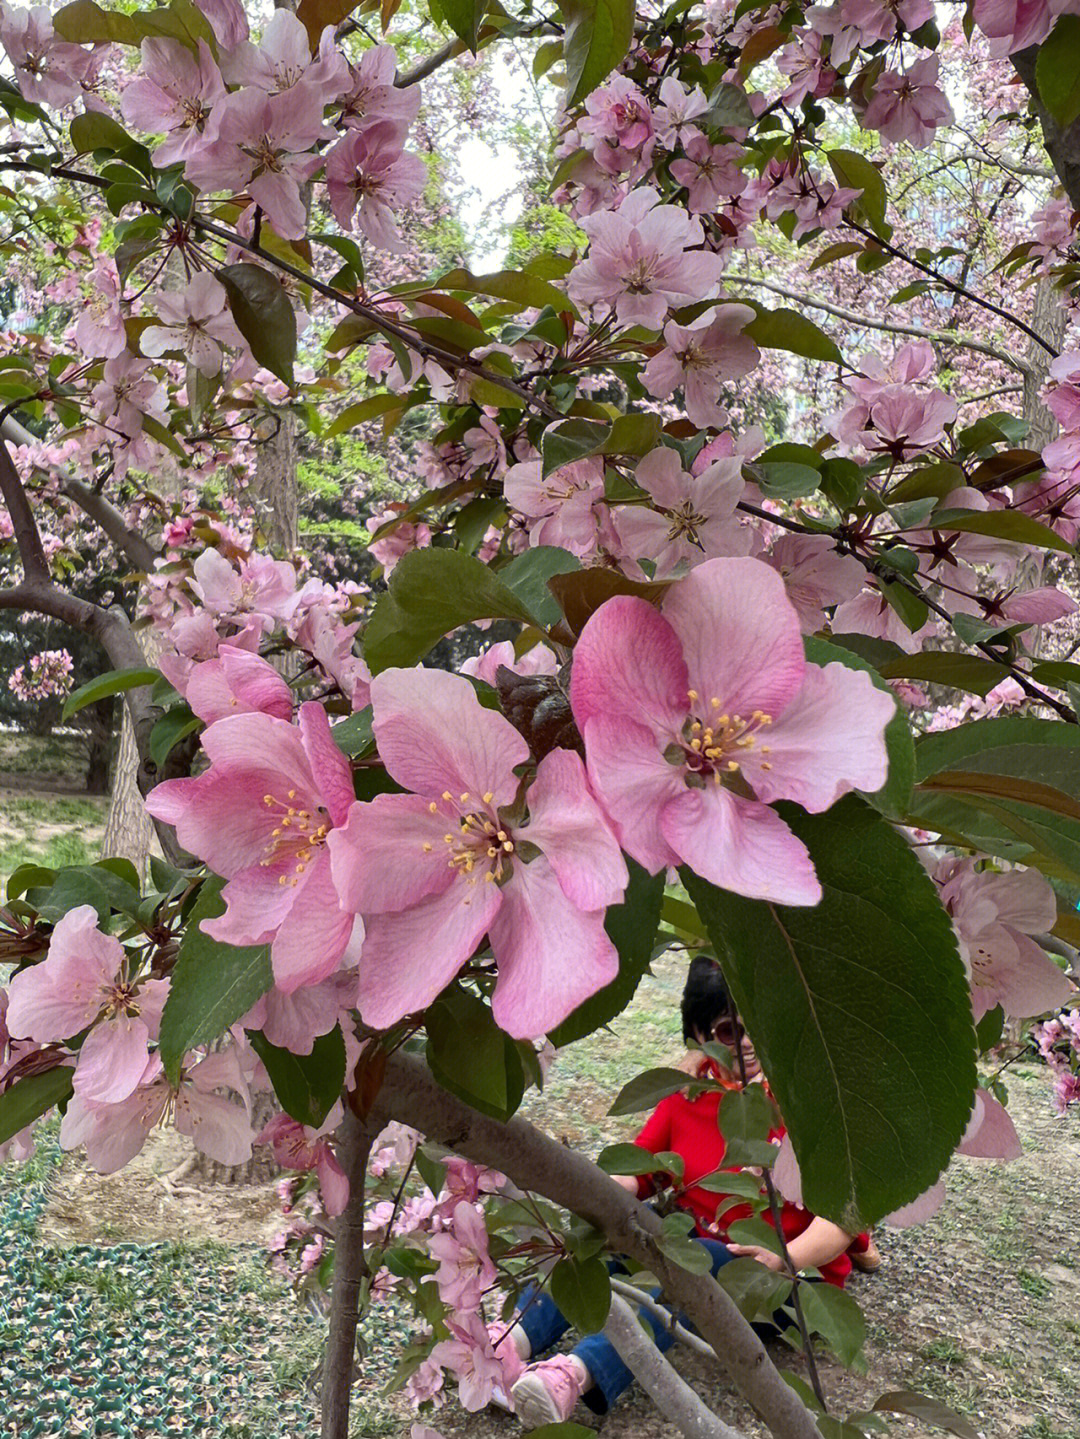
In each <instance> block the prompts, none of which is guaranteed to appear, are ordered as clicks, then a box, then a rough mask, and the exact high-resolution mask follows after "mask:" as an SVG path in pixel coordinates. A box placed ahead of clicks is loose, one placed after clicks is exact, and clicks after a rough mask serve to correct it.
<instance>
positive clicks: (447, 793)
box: [442, 789, 454, 803]
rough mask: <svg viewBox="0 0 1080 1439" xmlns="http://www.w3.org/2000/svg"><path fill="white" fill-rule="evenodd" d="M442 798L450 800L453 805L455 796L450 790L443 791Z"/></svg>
mask: <svg viewBox="0 0 1080 1439" xmlns="http://www.w3.org/2000/svg"><path fill="white" fill-rule="evenodd" d="M442 797H443V799H446V800H449V801H450V802H451V803H453V799H454V796H453V795H452V794H451V793H450V791H449V790H448V789H444V790H443V792H442Z"/></svg>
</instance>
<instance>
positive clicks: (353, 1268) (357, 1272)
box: [321, 1107, 377, 1439]
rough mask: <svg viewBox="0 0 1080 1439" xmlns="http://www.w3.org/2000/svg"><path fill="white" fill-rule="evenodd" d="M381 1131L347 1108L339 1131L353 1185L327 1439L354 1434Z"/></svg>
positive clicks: (327, 1367)
mask: <svg viewBox="0 0 1080 1439" xmlns="http://www.w3.org/2000/svg"><path fill="white" fill-rule="evenodd" d="M376 1132H377V1131H376V1130H374V1129H373V1128H371V1127H370V1126H369V1125H368V1124H367V1123H365V1121H364V1120H362V1119H359V1118H358V1117H357V1115H356V1114H354V1113H353V1111H352V1110H351V1109H350V1108H348V1107H346V1110H345V1118H344V1119H343V1120H342V1124H341V1128H340V1129H339V1130H338V1140H339V1143H338V1159H339V1161H340V1163H341V1166H342V1168H343V1169H344V1171H345V1174H346V1176H347V1178H348V1180H349V1202H348V1203H347V1204H346V1206H345V1208H344V1210H343V1211H342V1213H341V1214H340V1215H339V1216H338V1219H337V1222H336V1224H335V1226H334V1282H333V1287H332V1289H331V1291H330V1333H329V1334H328V1336H327V1340H326V1354H325V1356H324V1359H323V1377H322V1429H321V1434H322V1439H348V1434H349V1399H350V1396H351V1393H352V1379H353V1367H354V1365H355V1362H356V1324H357V1318H358V1314H359V1306H360V1289H361V1286H362V1284H363V1282H364V1280H365V1278H366V1277H367V1274H368V1267H367V1261H366V1260H365V1258H364V1181H365V1179H366V1177H367V1162H368V1155H369V1154H370V1153H371V1143H372V1140H373V1139H374V1138H375V1134H376Z"/></svg>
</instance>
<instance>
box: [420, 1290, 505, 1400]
mask: <svg viewBox="0 0 1080 1439" xmlns="http://www.w3.org/2000/svg"><path fill="white" fill-rule="evenodd" d="M448 1328H449V1329H450V1332H451V1334H452V1335H453V1336H454V1337H453V1338H452V1339H444V1340H442V1342H441V1343H439V1344H436V1345H435V1348H434V1349H433V1350H432V1351H431V1362H432V1363H433V1364H438V1365H441V1366H442V1367H443V1368H445V1369H449V1370H450V1371H451V1372H452V1373H453V1374H454V1375H455V1376H456V1378H457V1382H458V1400H459V1402H460V1404H461V1407H462V1408H463V1409H466V1410H468V1411H469V1413H470V1414H475V1413H476V1412H477V1411H478V1410H480V1409H484V1408H486V1406H487V1405H488V1404H489V1403H490V1402H491V1395H492V1392H493V1391H494V1390H495V1388H496V1387H497V1386H498V1385H500V1384H501V1383H502V1378H503V1366H502V1361H501V1360H500V1359H499V1357H498V1355H497V1354H496V1353H495V1351H494V1350H493V1349H492V1347H491V1339H490V1336H489V1335H488V1332H487V1330H486V1329H485V1327H484V1321H483V1319H482V1318H481V1317H480V1315H479V1314H476V1313H471V1314H457V1315H455V1316H454V1318H452V1319H450V1320H449V1321H448Z"/></svg>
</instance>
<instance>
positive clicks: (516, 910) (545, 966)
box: [491, 855, 619, 1039]
mask: <svg viewBox="0 0 1080 1439" xmlns="http://www.w3.org/2000/svg"><path fill="white" fill-rule="evenodd" d="M491 947H492V950H493V951H494V954H495V958H496V959H497V960H498V964H499V978H498V981H497V982H496V985H495V993H494V995H493V997H492V1001H491V1009H492V1013H493V1014H494V1016H495V1022H496V1023H497V1024H498V1025H499V1027H500V1028H501V1029H505V1030H506V1032H507V1033H508V1034H511V1035H513V1037H514V1038H515V1039H533V1038H535V1037H536V1036H538V1035H541V1034H546V1033H547V1031H548V1030H549V1029H553V1028H554V1027H555V1026H556V1025H557V1024H559V1023H560V1021H562V1020H564V1019H565V1018H566V1016H567V1015H568V1014H570V1012H571V1011H572V1010H574V1009H576V1008H577V1006H578V1005H579V1004H581V1003H582V1002H583V1001H584V1000H586V999H588V998H589V996H590V995H592V994H595V993H596V991H597V990H598V989H602V988H603V987H604V985H605V984H610V983H611V981H612V980H613V979H614V978H615V977H616V975H617V974H618V972H619V956H618V953H617V952H616V950H615V946H614V945H613V944H612V942H611V940H610V939H609V938H608V936H607V933H606V931H605V929H604V912H603V910H598V911H596V912H594V913H591V914H586V913H584V912H583V911H582V910H580V909H578V908H577V906H576V905H575V904H573V903H572V901H571V900H569V899H567V897H566V895H565V894H564V892H563V889H562V886H561V885H560V883H559V881H558V879H557V878H556V876H555V872H554V870H553V869H552V868H551V866H550V865H549V864H548V862H547V861H546V860H545V859H544V857H543V856H542V855H541V856H540V857H539V858H538V859H534V860H533V861H532V863H531V864H527V865H515V867H514V875H513V878H512V879H511V881H510V883H509V884H508V885H506V886H505V888H504V889H503V902H502V907H501V909H500V910H499V912H498V913H497V914H496V915H495V917H494V918H493V919H492V921H491Z"/></svg>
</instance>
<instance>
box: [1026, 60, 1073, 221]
mask: <svg viewBox="0 0 1080 1439" xmlns="http://www.w3.org/2000/svg"><path fill="white" fill-rule="evenodd" d="M1010 58H1011V59H1012V62H1013V65H1014V66H1015V68H1016V73H1017V74H1018V75H1019V76H1020V78H1021V80H1023V82H1024V84H1025V85H1026V86H1027V88H1028V92H1029V94H1030V95H1031V108H1032V109H1033V110H1034V112H1035V114H1036V115H1037V116H1038V119H1039V124H1040V125H1041V126H1042V132H1043V143H1044V144H1045V146H1046V153H1047V154H1048V155H1049V156H1050V163H1051V164H1052V165H1053V167H1054V171H1055V173H1056V175H1057V178H1058V179H1059V180H1060V181H1061V183H1062V185H1063V186H1064V188H1065V193H1066V195H1068V197H1069V203H1070V204H1071V205H1072V207H1073V209H1074V210H1080V120H1074V121H1073V123H1072V124H1071V125H1066V126H1065V127H1064V128H1063V127H1062V126H1061V125H1059V124H1058V122H1057V121H1056V120H1055V119H1054V117H1053V115H1051V114H1050V112H1049V110H1047V108H1046V106H1045V105H1044V104H1043V102H1042V96H1041V95H1040V94H1039V86H1038V82H1037V80H1036V78H1035V63H1036V61H1037V60H1038V58H1039V46H1038V45H1031V46H1029V47H1028V49H1026V50H1018V51H1017V52H1016V54H1015V55H1013V56H1011V57H1010Z"/></svg>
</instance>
